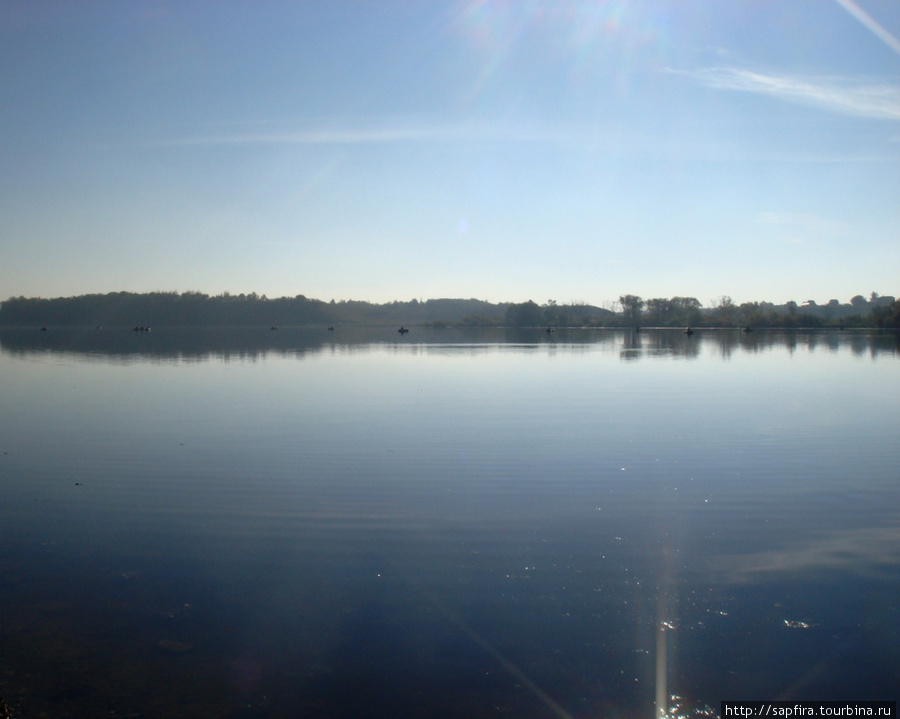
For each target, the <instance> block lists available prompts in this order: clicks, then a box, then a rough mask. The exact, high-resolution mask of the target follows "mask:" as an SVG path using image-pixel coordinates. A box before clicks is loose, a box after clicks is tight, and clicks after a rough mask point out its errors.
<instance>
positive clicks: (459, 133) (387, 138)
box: [157, 122, 567, 145]
mask: <svg viewBox="0 0 900 719" xmlns="http://www.w3.org/2000/svg"><path fill="white" fill-rule="evenodd" d="M566 138H567V133H565V132H564V131H562V130H557V129H553V128H544V127H530V126H528V125H526V124H518V125H516V126H510V125H505V124H493V123H460V124H432V123H428V122H423V123H409V124H403V123H393V124H391V123H389V124H386V125H377V124H373V125H369V126H366V125H360V126H359V127H353V128H350V127H344V128H340V127H336V128H324V129H322V128H313V129H304V130H297V131H260V132H252V131H251V132H237V133H202V134H198V135H193V136H182V137H177V138H170V139H165V140H161V141H160V142H159V143H157V144H160V145H363V144H387V143H409V142H450V141H459V140H465V141H479V140H483V141H491V142H497V141H506V142H559V141H563V140H565V139H566Z"/></svg>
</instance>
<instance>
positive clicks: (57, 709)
mask: <svg viewBox="0 0 900 719" xmlns="http://www.w3.org/2000/svg"><path fill="white" fill-rule="evenodd" d="M0 399H2V403H0V612H2V620H0V696H2V697H3V698H4V699H5V700H6V702H7V703H8V704H10V705H11V706H13V707H15V708H16V710H17V716H21V717H23V718H25V719H27V718H30V717H39V716H47V717H54V719H59V718H65V717H88V716H90V717H101V716H114V717H116V716H117V717H165V718H175V717H272V718H275V717H329V718H331V717H347V718H348V719H349V718H351V717H352V718H353V719H361V718H363V719H364V718H366V717H372V718H375V717H391V718H394V719H403V718H405V717H410V718H412V717H448V718H449V717H476V718H477V717H511V718H512V717H516V718H518V717H524V718H530V717H541V718H544V717H551V718H554V717H555V718H557V719H558V718H560V717H579V718H589V717H590V718H594V717H642V718H644V719H651V718H652V717H655V716H656V714H655V711H656V710H655V704H656V703H657V702H660V703H662V704H664V705H665V708H666V710H667V713H668V714H669V715H670V716H676V715H677V716H703V715H708V714H712V715H717V714H718V707H719V702H720V701H721V700H726V699H728V700H736V699H747V700H753V699H760V700H761V699H790V700H847V701H854V700H896V699H897V698H898V687H900V486H898V485H900V441H898V440H900V343H898V338H897V336H896V335H894V334H888V333H875V332H871V333H870V332H837V331H835V332H824V331H822V332H813V333H802V332H774V331H773V332H762V331H760V332H752V333H746V334H745V333H741V332H738V331H712V330H710V331H702V330H701V331H698V332H697V333H696V334H694V335H693V336H690V337H689V336H686V335H685V334H684V333H682V332H679V331H675V330H671V331H664V330H647V331H642V332H633V331H616V330H597V331H575V330H560V331H557V332H555V333H553V334H548V333H546V332H541V331H538V330H534V331H527V330H523V331H517V332H513V331H504V330H471V331H464V330H426V329H420V328H415V327H414V328H412V329H411V331H410V332H409V333H408V334H406V335H400V334H398V333H397V332H396V329H395V328H356V329H348V328H343V327H338V328H336V330H335V331H333V332H332V331H327V330H325V329H324V328H321V329H320V328H291V327H282V328H279V329H278V330H270V329H269V328H251V329H217V330H212V329H209V330H207V329H204V330H185V329H166V328H159V329H158V328H154V329H153V330H152V331H151V332H133V331H131V330H130V329H116V328H111V329H106V328H104V329H102V330H97V329H91V330H73V329H57V328H52V327H51V328H50V329H49V330H48V331H47V332H39V331H37V330H32V329H28V330H11V329H6V330H3V331H2V332H0Z"/></svg>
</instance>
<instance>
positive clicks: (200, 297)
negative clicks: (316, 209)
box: [0, 292, 900, 329]
mask: <svg viewBox="0 0 900 719" xmlns="http://www.w3.org/2000/svg"><path fill="white" fill-rule="evenodd" d="M316 324H321V325H336V324H355V325H390V324H396V325H413V324H414V325H430V326H435V327H451V326H456V327H465V326H472V327H486V326H497V327H499V326H506V327H623V326H624V327H633V326H645V327H685V326H693V327H758V328H765V327H783V328H790V327H797V328H800V327H804V328H815V327H879V328H891V329H898V328H900V302H898V301H897V300H896V299H895V298H894V297H891V296H880V295H878V294H877V293H875V292H873V293H871V295H870V296H869V297H868V299H867V298H866V297H864V296H862V295H857V296H855V297H853V298H852V299H851V300H850V301H849V302H848V303H846V304H841V303H840V302H838V300H831V301H830V302H828V303H827V304H824V305H818V304H816V303H815V302H813V301H811V300H810V301H808V302H804V303H802V304H798V303H796V302H788V303H786V304H783V305H775V304H772V303H771V302H745V303H743V304H740V305H738V304H735V303H734V302H733V301H732V300H731V298H730V297H727V296H723V297H720V298H719V299H718V300H714V301H712V302H711V306H709V307H704V306H703V305H702V304H701V303H700V302H699V301H698V300H697V299H696V298H694V297H671V298H668V299H666V298H652V299H646V300H645V299H643V298H641V297H638V296H637V295H630V294H626V295H621V296H620V297H619V300H618V302H615V303H611V305H610V306H609V307H603V308H601V307H594V306H592V305H588V304H583V303H572V304H558V303H557V302H555V301H554V300H548V301H547V302H545V303H544V304H537V303H536V302H533V301H528V302H522V303H497V304H494V303H491V302H485V301H482V300H475V299H468V300H464V299H434V300H426V301H419V300H410V301H408V302H388V303H385V304H373V303H371V302H362V301H352V300H341V301H340V302H335V301H334V300H332V301H331V302H324V301H322V300H316V299H309V298H307V297H304V296H303V295H297V296H296V297H279V298H276V299H269V298H267V297H266V296H265V295H257V294H256V293H251V294H248V295H244V294H240V295H232V294H230V293H228V292H225V293H223V294H221V295H215V296H210V295H206V294H203V293H201V292H182V293H178V292H150V293H133V292H111V293H108V294H92V295H79V296H77V297H58V298H53V299H44V298H27V297H11V298H9V299H8V300H5V301H3V302H2V303H0V326H4V325H5V326H18V327H22V326H35V327H48V326H69V327H77V326H80V327H95V326H120V327H122V326H124V327H131V326H134V327H152V326H158V327H194V326H251V325H268V326H278V325H316Z"/></svg>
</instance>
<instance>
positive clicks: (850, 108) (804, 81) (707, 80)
mask: <svg viewBox="0 0 900 719" xmlns="http://www.w3.org/2000/svg"><path fill="white" fill-rule="evenodd" d="M672 72H676V73H678V74H683V75H687V76H689V77H692V78H693V79H694V80H696V81H697V82H699V83H701V84H703V85H705V86H707V87H710V88H713V89H716V90H732V91H738V92H748V93H755V94H759V95H769V96H770V97H775V98H778V99H780V100H784V101H786V102H794V103H799V104H803V105H810V106H813V107H820V108H822V109H824V110H828V111H829V112H834V113H838V114H842V115H852V116H855V117H867V118H873V119H878V120H900V86H897V85H889V84H871V83H863V82H860V81H858V80H853V79H850V78H841V77H819V78H805V77H800V76H792V75H776V74H771V73H763V72H755V71H753V70H746V69H742V68H736V67H712V68H705V69H701V70H695V71H679V70H673V71H672Z"/></svg>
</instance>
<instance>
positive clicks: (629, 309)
mask: <svg viewBox="0 0 900 719" xmlns="http://www.w3.org/2000/svg"><path fill="white" fill-rule="evenodd" d="M619 304H620V305H622V317H623V319H624V320H625V324H626V325H639V324H640V323H641V310H643V309H644V300H643V299H641V298H640V297H638V296H637V295H622V296H621V297H619Z"/></svg>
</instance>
